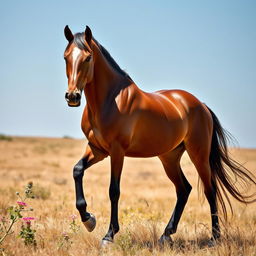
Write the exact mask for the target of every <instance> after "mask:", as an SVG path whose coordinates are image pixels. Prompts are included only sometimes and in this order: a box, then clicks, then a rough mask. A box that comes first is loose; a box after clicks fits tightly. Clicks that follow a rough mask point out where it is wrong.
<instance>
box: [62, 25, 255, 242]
mask: <svg viewBox="0 0 256 256" xmlns="http://www.w3.org/2000/svg"><path fill="white" fill-rule="evenodd" d="M64 32H65V37H66V39H67V40H68V42H69V43H68V46H67V48H66V50H65V53H64V58H65V60H66V73H67V77H68V90H67V92H66V94H65V98H66V101H67V103H68V105H69V106H71V107H77V106H79V105H80V99H81V94H82V91H84V94H85V98H86V102H87V105H86V106H85V108H84V112H83V117H82V130H83V132H84V134H85V136H86V137H87V139H88V145H87V148H86V152H85V154H84V156H83V157H82V159H81V160H80V161H79V162H78V163H77V164H76V165H75V167H74V170H73V174H74V180H75V190H76V207H77V209H78V211H79V213H80V215H81V219H82V222H83V223H84V225H85V227H86V228H87V229H88V231H92V230H93V229H94V228H95V225H96V220H95V217H94V216H93V215H92V214H91V213H88V212H87V210H86V206H87V204H86V201H85V198H84V193H83V185H82V179H83V175H84V171H85V169H87V168H88V167H90V166H92V165H93V164H95V163H97V162H99V161H101V160H102V159H104V158H105V157H107V156H110V159H111V182H110V187H109V197H110V201H111V218H110V225H109V229H108V232H107V234H106V235H105V237H104V238H103V240H102V243H103V245H104V244H107V243H109V242H113V239H114V235H115V234H116V233H117V232H118V231H119V224H118V200H119V196H120V187H119V184H120V178H121V173H122V167H123V161H124V157H125V156H130V157H153V156H158V157H159V159H160V160H161V162H162V164H163V167H164V169H165V172H166V174H167V176H168V178H169V179H170V180H171V181H172V182H173V183H174V185H175V188H176V193H177V202H176V206H175V208H174V211H173V214H172V216H171V218H170V221H169V223H168V224H167V226H166V228H165V230H164V233H163V235H162V236H161V238H160V240H159V241H160V243H172V240H171V238H170V235H171V234H174V233H175V232H176V229H177V226H178V223H179V220H180V217H181V214H182V212H183V209H184V207H185V205H186V202H187V199H188V196H189V194H190V191H191V189H192V187H191V185H190V184H189V182H188V181H187V179H186V177H185V176H184V174H183V172H182V170H181V167H180V159H181V156H182V154H183V153H184V151H185V150H186V151H187V152H188V155H189V157H190V159H191V160H192V162H193V164H194V165H195V167H196V169H197V172H198V174H199V176H200V178H201V181H202V183H203V187H204V193H205V196H206V198H207V200H208V202H209V205H210V211H211V218H212V239H217V238H219V237H220V227H219V220H218V205H220V206H221V208H222V210H223V213H224V216H226V215H227V211H226V207H225V204H224V199H223V196H222V194H224V195H225V196H226V197H227V193H226V191H228V192H229V193H230V194H231V195H232V196H233V197H234V198H236V199H237V200H238V201H240V202H243V203H251V202H254V201H255V199H254V196H255V195H254V194H253V195H247V196H246V195H243V194H242V193H241V192H240V191H239V190H238V189H237V186H235V185H234V183H233V181H232V177H233V176H234V177H236V178H239V180H240V181H242V182H243V183H244V184H249V183H252V184H254V185H256V182H255V177H254V176H253V175H252V174H251V173H250V172H249V171H247V170H246V169H245V168H243V167H242V166H241V165H239V164H237V163H236V162H235V161H234V160H232V159H231V158H230V157H229V156H228V152H227V145H226V134H225V132H224V130H223V128H222V127H221V125H220V123H219V121H218V119H217V117H216V116H215V114H214V113H213V112H212V111H211V110H210V109H209V108H208V107H207V106H206V105H204V104H203V103H201V102H200V101H199V100H198V99H197V98H196V97H194V96H193V95H191V94H190V93H188V92H185V91H182V90H161V91H157V92H155V93H146V92H144V91H142V90H140V89H139V88H138V87H137V85H136V84H135V83H134V82H133V80H132V79H131V77H130V76H129V75H128V74H127V73H126V72H124V71H123V70H122V69H121V68H120V67H119V66H118V64H117V63H116V62H115V60H114V59H113V58H112V57H111V56H110V54H109V53H108V51H107V50H106V49H105V48H104V47H103V46H102V45H100V44H99V43H98V42H97V41H96V40H95V39H94V37H93V36H92V32H91V30H90V28H89V27H86V30H85V32H84V33H77V34H75V35H73V33H72V32H71V30H70V29H69V27H68V26H66V27H65V30H64ZM217 199H218V200H217ZM227 200H228V202H229V205H230V201H229V199H228V197H227ZM217 202H219V204H217ZM230 207H231V210H232V206H231V205H230Z"/></svg>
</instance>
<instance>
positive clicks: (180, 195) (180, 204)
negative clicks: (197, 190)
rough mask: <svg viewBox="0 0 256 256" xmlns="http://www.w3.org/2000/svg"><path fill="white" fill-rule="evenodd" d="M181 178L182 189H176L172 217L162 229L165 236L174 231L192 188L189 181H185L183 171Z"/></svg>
mask: <svg viewBox="0 0 256 256" xmlns="http://www.w3.org/2000/svg"><path fill="white" fill-rule="evenodd" d="M182 180H183V184H182V186H181V188H182V189H176V193H177V202H176V205H175V208H174V210H173V214H172V217H171V219H170V221H169V223H168V225H167V226H166V228H165V231H164V235H165V236H170V235H171V234H174V233H175V232H176V230H177V226H178V223H179V220H180V217H181V215H182V212H183V210H184V207H185V205H186V203H187V200H188V197H189V194H190V192H191V189H192V187H191V185H190V184H189V182H188V181H187V179H186V178H185V176H184V175H183V173H182Z"/></svg>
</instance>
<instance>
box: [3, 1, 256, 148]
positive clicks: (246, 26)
mask: <svg viewBox="0 0 256 256" xmlns="http://www.w3.org/2000/svg"><path fill="white" fill-rule="evenodd" d="M0 12H1V13H0V29H1V33H0V38H1V40H0V49H1V51H0V98H1V100H0V117H1V119H0V133H4V134H9V135H26V136H27V135H33V136H57V137H62V136H64V135H69V136H73V137H77V138H82V137H83V134H82V132H81V129H80V119H81V115H82V111H83V105H84V104H85V100H84V99H83V104H82V106H81V107H80V108H68V107H67V105H66V102H65V101H64V92H65V90H66V88H67V80H66V76H65V65H64V60H63V51H64V49H65V46H66V43H67V42H66V40H65V38H64V35H63V28H64V26H65V25H66V24H68V25H69V26H70V28H71V29H72V30H73V31H74V32H80V31H83V30H84V29H85V26H86V25H89V26H90V27H91V29H92V31H93V34H94V36H95V38H96V39H97V40H98V41H99V42H100V43H101V44H102V45H104V46H105V47H106V48H107V49H108V51H109V52H110V53H111V55H112V56H113V57H114V59H115V60H116V61H117V63H118V64H119V65H120V66H121V68H123V69H125V70H126V71H127V72H128V73H129V75H130V76H131V77H132V78H133V79H134V81H135V82H136V83H137V84H138V86H139V87H140V88H142V89H143V90H146V91H154V90H159V89H168V88H170V89H174V88H175V89H176V88H179V89H184V90H187V91H189V92H191V93H193V94H194V95H195V96H197V97H198V98H199V99H200V100H201V101H203V102H205V103H206V104H207V105H208V106H209V107H210V108H211V109H212V110H213V111H214V112H215V113H216V114H217V116H218V117H219V119H220V121H221V123H222V125H223V126H224V127H225V128H226V129H227V130H229V131H230V132H231V133H232V134H233V135H234V136H235V137H236V139H237V141H238V143H239V145H240V146H241V147H256V135H255V134H256V119H255V110H256V101H255V97H256V29H255V28H256V15H255V13H256V1H250V0H246V1H242V0H241V1H236V0H232V1H219V0H217V1H207V0H202V1H198V0H196V1H183V0H179V1H178V0H177V1H167V0H166V1H163V0H162V1H161V0H160V1H150V0H147V1H146V0H137V1H134V0H130V1H113V0H109V1H98V0H95V1H66V0H62V1H49V0H45V1H35V0H33V1H31V0H24V1H12V0H10V1H4V2H3V3H2V4H1V10H0Z"/></svg>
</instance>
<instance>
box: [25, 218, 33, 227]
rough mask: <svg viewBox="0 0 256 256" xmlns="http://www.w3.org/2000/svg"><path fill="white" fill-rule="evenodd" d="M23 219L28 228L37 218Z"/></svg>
mask: <svg viewBox="0 0 256 256" xmlns="http://www.w3.org/2000/svg"><path fill="white" fill-rule="evenodd" d="M22 219H23V220H24V221H25V222H26V224H27V225H28V226H30V224H31V220H34V219H35V218H34V217H23V218H22Z"/></svg>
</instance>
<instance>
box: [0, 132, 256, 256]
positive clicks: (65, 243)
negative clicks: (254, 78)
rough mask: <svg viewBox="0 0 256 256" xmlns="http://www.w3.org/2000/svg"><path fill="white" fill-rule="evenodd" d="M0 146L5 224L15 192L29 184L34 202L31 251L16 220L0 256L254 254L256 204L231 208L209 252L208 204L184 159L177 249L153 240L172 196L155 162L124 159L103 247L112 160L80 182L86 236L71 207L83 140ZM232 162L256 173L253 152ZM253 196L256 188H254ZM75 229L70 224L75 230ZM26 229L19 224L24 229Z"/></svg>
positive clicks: (0, 209) (4, 141)
mask: <svg viewBox="0 0 256 256" xmlns="http://www.w3.org/2000/svg"><path fill="white" fill-rule="evenodd" d="M9 139H10V140H8V138H6V137H3V138H1V140H0V216H1V220H2V218H3V217H4V216H7V217H6V218H7V219H8V211H7V209H8V207H10V206H12V205H16V206H17V201H19V199H18V198H17V195H16V191H19V192H20V194H22V193H23V191H24V188H25V186H26V185H27V183H28V182H30V181H31V182H33V186H34V190H35V191H34V193H35V199H28V200H27V201H26V203H27V208H30V207H32V208H33V209H34V210H33V211H27V212H22V215H23V217H34V218H35V220H32V221H31V227H32V228H33V229H34V230H36V232H35V240H36V246H32V245H25V243H24V240H23V239H22V238H21V237H18V236H19V233H20V230H21V225H22V223H23V222H24V221H22V219H20V220H19V221H18V222H17V223H15V224H14V226H13V231H14V232H13V233H12V234H10V235H8V236H7V237H6V239H5V240H4V241H3V243H2V244H1V245H0V248H4V250H3V251H2V252H0V255H1V253H2V255H6V256H7V255H8V256H9V255H10V256H11V255H17V256H28V255H44V256H46V255H63V256H64V255H70V256H71V255H74V256H78V255H79V256H80V255H88V256H95V255H115V256H116V255H138V256H139V255H191V256H192V255H198V256H199V255H204V256H206V255H211V256H213V255H218V256H224V255H232V256H233V255H241V256H242V255H248V256H253V255H256V234H255V231H256V203H255V204H251V205H247V206H245V205H241V204H239V203H236V202H233V201H232V202H233V205H234V215H233V217H232V216H231V214H230V212H229V218H228V222H222V224H221V230H222V240H221V241H220V242H219V243H218V244H216V245H215V246H213V247H209V246H208V240H209V238H210V236H211V225H210V214H209V206H208V203H207V201H206V200H204V197H203V196H200V194H198V189H197V183H198V175H197V172H196V170H195V169H194V167H193V165H192V164H191V162H190V160H189V158H188V157H187V155H186V154H184V157H183V158H182V167H183V170H184V173H185V175H186V177H187V179H188V180H189V182H190V183H191V185H192V186H193V190H192V192H191V195H190V197H189V200H188V203H187V205H186V208H185V210H184V213H183V216H182V218H181V221H180V224H179V227H178V230H177V233H176V234H175V235H173V240H174V245H173V246H172V247H171V248H170V247H165V248H160V247H159V246H158V243H157V240H158V239H159V237H160V236H161V234H162V231H163V230H164V228H165V226H166V224H167V222H168V220H169V218H170V215H171V212H172V209H173V207H174V204H175V200H176V194H175V189H174V186H173V184H172V183H171V182H170V181H169V179H168V178H167V176H166V175H165V172H164V170H163V168H162V166H161V162H160V161H159V160H158V159H157V158H147V159H141V158H138V159H135V158H126V159H125V163H124V168H123V175H122V180H121V197H120V201H119V216H120V217H119V219H120V232H119V233H118V234H117V235H116V236H115V243H114V244H113V245H111V246H110V247H108V248H105V249H101V247H100V241H101V239H102V237H103V236H104V235H105V233H106V231H107V229H108V226H109V218H110V201H109V197H108V186H109V180H110V172H109V167H110V166H109V158H107V159H105V160H104V161H102V162H100V163H98V164H96V165H94V166H92V167H91V168H89V169H88V170H87V171H86V173H85V176H84V189H85V195H86V199H87V203H88V211H89V212H92V213H93V214H94V215H95V216H96V219H97V226H96V228H95V230H94V231H93V232H92V233H88V232H87V231H86V229H85V228H84V226H83V225H82V224H81V223H80V219H79V216H77V217H76V216H72V215H77V214H78V212H77V211H76V209H75V196H74V195H75V194H74V182H73V178H72V168H73V166H74V164H75V163H76V162H77V161H78V160H79V159H80V157H81V155H82V153H83V152H84V150H85V145H86V140H75V139H70V138H63V139H47V138H32V137H31V138H18V137H13V138H9ZM231 153H232V155H233V157H234V158H235V159H236V160H238V161H239V162H240V163H243V164H245V166H246V167H247V168H248V169H249V170H251V171H252V172H253V173H254V174H256V172H255V170H256V150H250V149H236V150H231ZM253 189H254V191H255V192H256V188H253ZM72 223H73V224H72ZM23 225H24V224H23Z"/></svg>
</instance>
